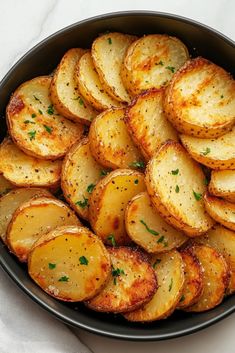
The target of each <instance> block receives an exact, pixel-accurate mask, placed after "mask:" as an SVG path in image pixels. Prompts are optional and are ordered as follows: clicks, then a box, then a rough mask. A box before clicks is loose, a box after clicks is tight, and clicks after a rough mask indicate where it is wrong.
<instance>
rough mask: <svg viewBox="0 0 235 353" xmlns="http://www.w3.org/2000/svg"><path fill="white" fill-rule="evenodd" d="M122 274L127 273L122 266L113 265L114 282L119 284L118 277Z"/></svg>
mask: <svg viewBox="0 0 235 353" xmlns="http://www.w3.org/2000/svg"><path fill="white" fill-rule="evenodd" d="M121 275H125V272H124V271H123V270H122V269H121V268H114V267H113V266H112V276H113V284H115V285H116V284H117V277H119V276H121Z"/></svg>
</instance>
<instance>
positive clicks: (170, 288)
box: [168, 278, 173, 292]
mask: <svg viewBox="0 0 235 353" xmlns="http://www.w3.org/2000/svg"><path fill="white" fill-rule="evenodd" d="M172 286H173V278H171V283H170V284H169V289H168V291H169V292H170V291H171V290H172Z"/></svg>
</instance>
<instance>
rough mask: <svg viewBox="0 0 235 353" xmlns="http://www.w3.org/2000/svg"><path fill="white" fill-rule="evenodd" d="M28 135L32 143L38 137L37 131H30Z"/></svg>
mask: <svg viewBox="0 0 235 353" xmlns="http://www.w3.org/2000/svg"><path fill="white" fill-rule="evenodd" d="M28 135H29V139H30V141H32V140H34V139H35V135H36V130H33V131H29V132H28Z"/></svg>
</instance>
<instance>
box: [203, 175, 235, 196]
mask: <svg viewBox="0 0 235 353" xmlns="http://www.w3.org/2000/svg"><path fill="white" fill-rule="evenodd" d="M209 192H210V194H212V195H215V196H219V197H223V198H224V199H225V200H228V201H231V202H235V170H218V171H217V170H213V171H212V173H211V180H210V184H209Z"/></svg>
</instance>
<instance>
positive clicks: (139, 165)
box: [129, 161, 145, 169]
mask: <svg viewBox="0 0 235 353" xmlns="http://www.w3.org/2000/svg"><path fill="white" fill-rule="evenodd" d="M129 167H134V168H139V169H144V168H145V164H144V162H143V161H136V162H133V163H131V164H129Z"/></svg>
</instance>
